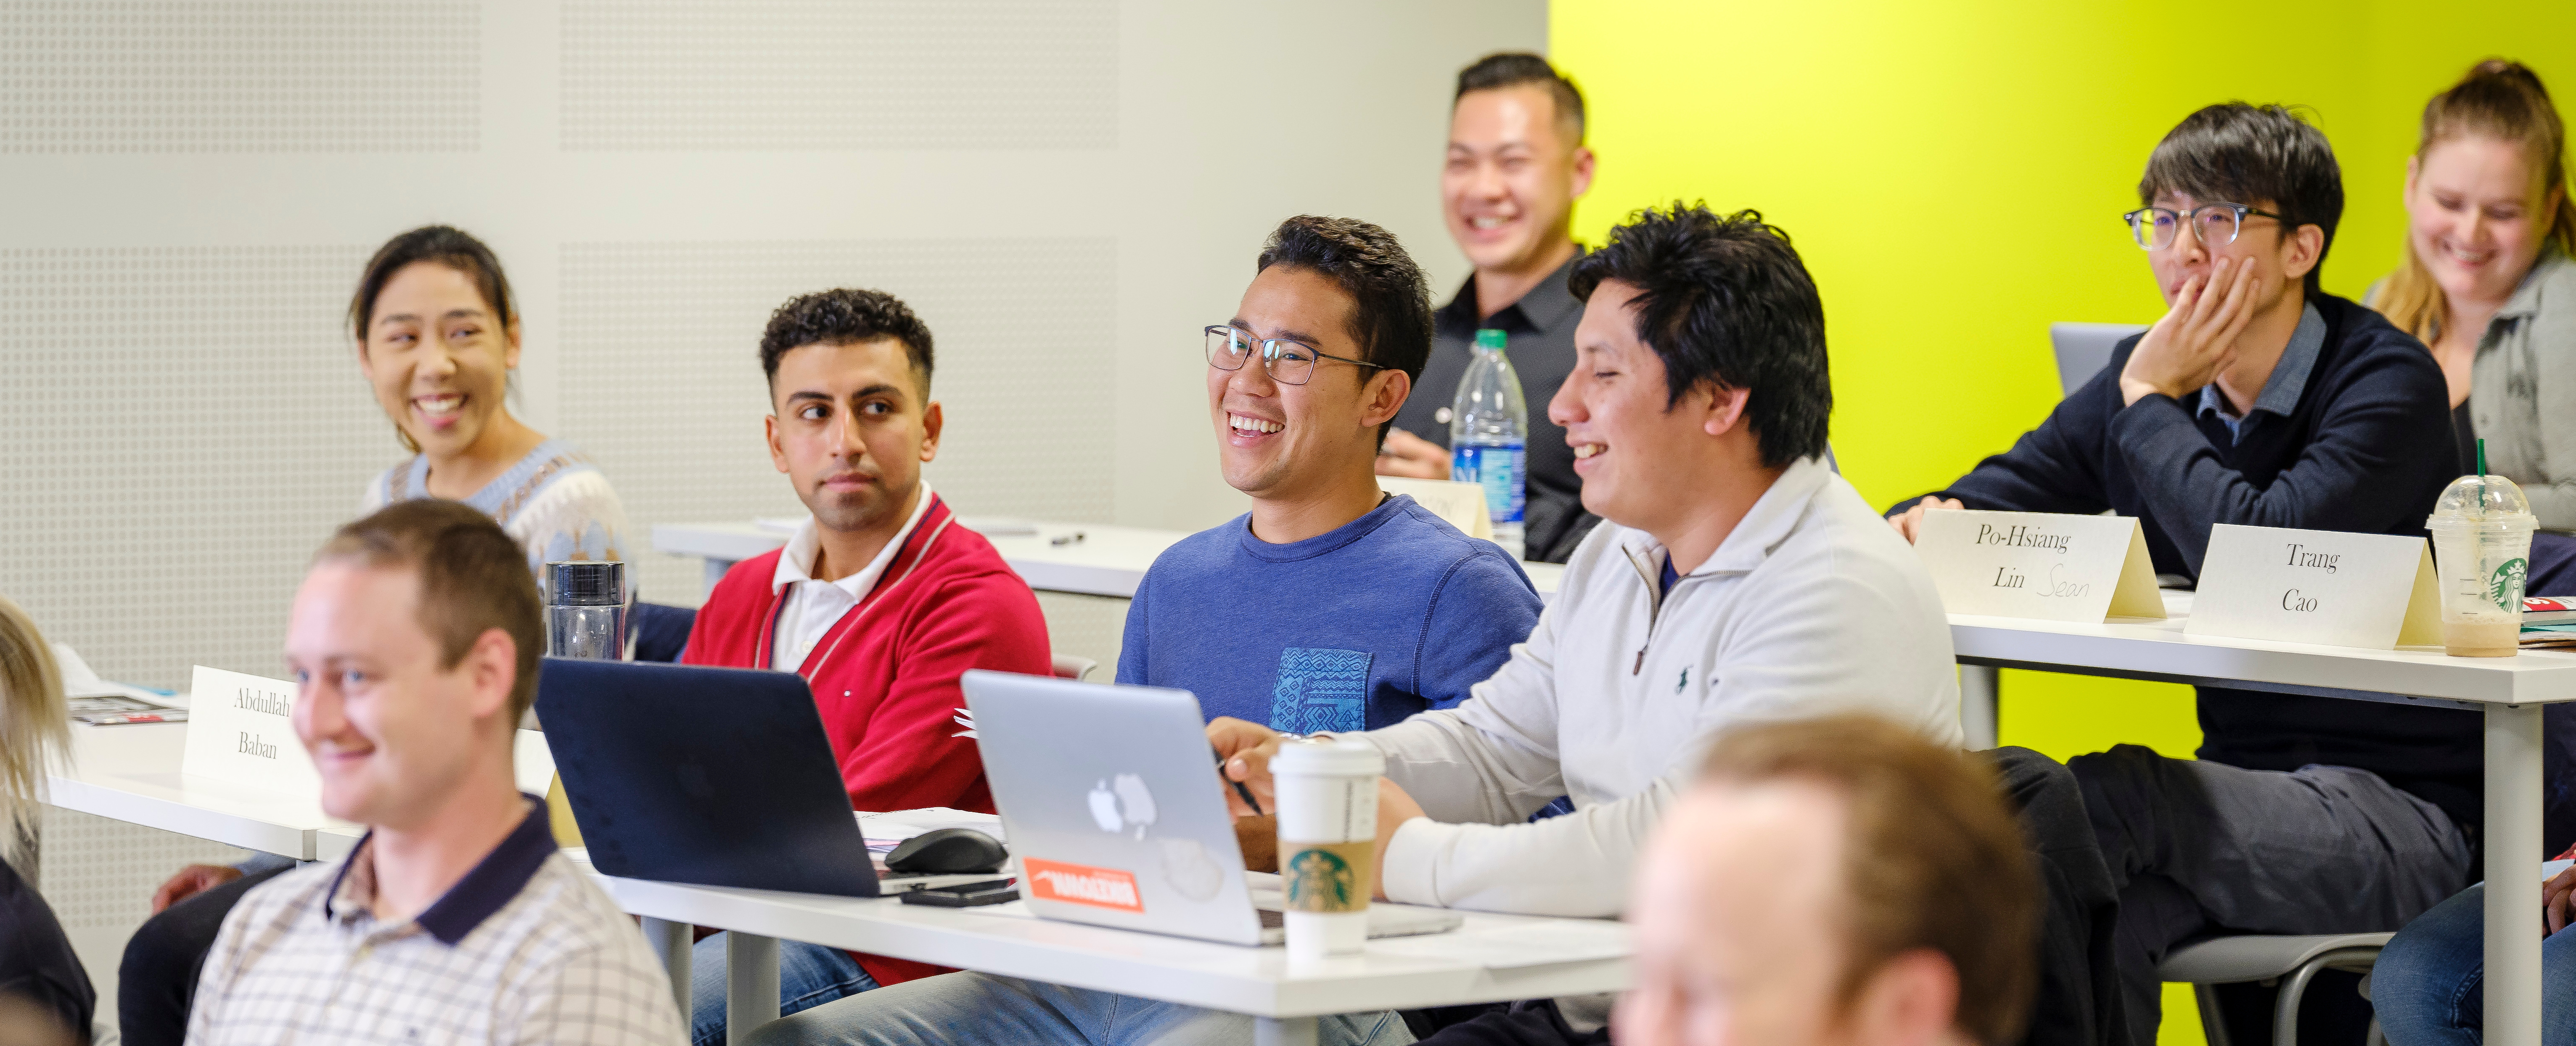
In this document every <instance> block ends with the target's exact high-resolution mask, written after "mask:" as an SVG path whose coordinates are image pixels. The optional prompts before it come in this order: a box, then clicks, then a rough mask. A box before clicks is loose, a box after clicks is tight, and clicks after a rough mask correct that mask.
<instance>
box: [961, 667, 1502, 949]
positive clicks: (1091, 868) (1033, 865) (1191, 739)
mask: <svg viewBox="0 0 2576 1046" xmlns="http://www.w3.org/2000/svg"><path fill="white" fill-rule="evenodd" d="M960 683H961V684H962V685H963V687H964V689H965V691H966V706H967V708H968V709H969V710H971V711H972V712H973V713H974V715H975V733H976V735H977V744H978V745H979V746H980V747H981V748H982V749H983V753H984V777H985V780H987V781H988V782H990V783H991V785H992V788H993V803H994V805H995V806H997V807H999V808H1000V809H1001V813H1002V830H1003V832H1004V833H1005V834H1006V835H1007V836H1009V838H1010V840H1011V853H1012V855H1013V856H1015V857H1017V858H1018V859H1019V861H1020V896H1021V897H1023V898H1025V899H1026V900H1027V901H1028V905H1029V909H1030V910H1031V911H1033V912H1035V913H1037V914H1038V915H1041V916H1044V917H1046V918H1049V919H1062V920H1065V921H1067V922H1078V923H1093V924H1096V925H1100V926H1114V927H1117V928H1119V929H1122V930H1148V931H1152V932H1154V933H1166V934H1173V935H1176V936H1181V937H1197V938H1202V939H1205V940H1211V941H1224V942H1226V943H1229V944H1280V943H1283V942H1284V941H1285V939H1286V934H1285V931H1284V930H1283V929H1282V928H1281V925H1282V924H1281V920H1280V916H1279V889H1278V885H1277V877H1276V876H1269V875H1257V874H1255V873H1249V872H1246V871H1244V868H1243V852H1242V851H1241V850H1239V849H1237V848H1236V847H1235V844H1234V816H1233V814H1231V813H1229V812H1227V810H1226V808H1225V797H1224V795H1223V793H1221V792H1220V791H1219V789H1220V788H1221V787H1223V786H1222V785H1221V784H1220V783H1219V782H1220V781H1221V780H1222V779H1221V778H1219V777H1218V776H1217V773H1216V756H1215V753H1214V751H1213V750H1211V749H1210V748H1209V747H1208V739H1207V728H1206V726H1205V722H1206V721H1205V720H1203V719H1201V718H1200V717H1199V702H1198V698H1196V697H1193V696H1191V695H1190V693H1189V692H1188V691H1186V690H1165V689H1160V688H1156V687H1141V686H1100V685H1098V684H1095V683H1078V682H1074V681H1072V680H1066V679H1051V678H1047V677H1043V676H1024V675H1015V674H1012V673H1008V672H985V671H981V670H978V671H972V672H968V673H966V674H965V676H964V678H963V679H961V680H960ZM1263 883H1266V884H1267V885H1266V886H1264V885H1261V884H1263ZM1461 921H1462V920H1461V919H1460V918H1459V916H1458V914H1457V913H1455V912H1451V911H1446V910H1443V909H1439V908H1421V907H1414V906H1411V905H1399V904H1387V903H1384V902H1378V903H1374V904H1371V905H1369V936H1371V937H1404V936H1410V935H1413V934H1424V933H1439V932H1442V931H1444V930H1451V929H1455V928H1457V926H1458V924H1459V923H1460V922H1461Z"/></svg>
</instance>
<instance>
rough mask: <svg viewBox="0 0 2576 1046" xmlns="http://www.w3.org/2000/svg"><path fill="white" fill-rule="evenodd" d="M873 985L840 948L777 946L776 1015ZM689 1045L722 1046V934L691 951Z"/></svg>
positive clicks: (789, 943)
mask: <svg viewBox="0 0 2576 1046" xmlns="http://www.w3.org/2000/svg"><path fill="white" fill-rule="evenodd" d="M876 986H877V980H876V978H874V977H870V976H868V971H866V970H864V969H861V968H860V967H859V961H858V960H857V959H853V958H850V953H848V952H845V951H842V950H840V949H838V948H826V947H823V946H822V945H819V944H806V943H804V942H802V941H780V942H778V1013H779V1015H780V1016H785V1015H787V1014H791V1013H795V1012H797V1011H800V1010H809V1009H812V1008H814V1007H816V1006H820V1005H823V1004H824V1003H827V1002H830V1001H832V1000H834V999H838V998H842V997H844V996H850V995H857V994H858V993H860V992H863V991H867V990H868V989H870V988H874V987H876ZM689 1041H690V1042H692V1043H695V1044H696V1046H724V1041H725V935H724V934H721V933H718V934H711V935H709V936H708V937H707V938H706V939H705V940H702V941H699V942H698V943H697V944H696V945H695V946H693V947H691V948H690V949H689Z"/></svg>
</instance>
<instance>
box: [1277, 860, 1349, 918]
mask: <svg viewBox="0 0 2576 1046" xmlns="http://www.w3.org/2000/svg"><path fill="white" fill-rule="evenodd" d="M1285 878H1286V880H1287V882H1285V883H1284V884H1282V885H1284V886H1285V887H1286V892H1287V895H1288V898H1287V899H1288V908H1289V909H1290V910H1292V911H1300V912H1347V911H1350V910H1351V909H1352V908H1353V907H1354V906H1355V905H1356V904H1357V894H1358V890H1357V887H1358V885H1359V884H1358V883H1356V882H1354V881H1353V879H1354V878H1355V877H1354V876H1353V875H1352V874H1351V864H1350V862H1348V861H1345V860H1342V858H1341V855H1340V854H1336V853H1334V852H1332V851H1330V850H1300V851H1298V852H1297V854H1296V856H1294V857H1291V858H1289V859H1288V874H1287V875H1286V876H1285Z"/></svg>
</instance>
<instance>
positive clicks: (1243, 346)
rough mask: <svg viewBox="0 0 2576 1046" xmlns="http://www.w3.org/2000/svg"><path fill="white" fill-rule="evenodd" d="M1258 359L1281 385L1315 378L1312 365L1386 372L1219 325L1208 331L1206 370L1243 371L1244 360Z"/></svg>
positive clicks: (1377, 365)
mask: <svg viewBox="0 0 2576 1046" xmlns="http://www.w3.org/2000/svg"><path fill="white" fill-rule="evenodd" d="M1256 352H1258V353H1259V354H1260V355H1261V368H1262V369H1263V370H1266V371H1269V372H1270V380H1272V381H1276V382H1278V383H1280V384H1282V385H1303V384H1305V383H1306V381H1307V379H1309V378H1312V377H1314V376H1315V361H1316V360H1319V359H1324V360H1340V361H1342V362H1344V363H1347V364H1350V365H1352V366H1354V367H1375V368H1377V369H1379V370H1385V369H1386V365H1385V364H1383V363H1370V362H1368V361H1367V360H1355V359H1352V358H1350V357H1348V356H1335V355H1333V354H1332V353H1329V352H1318V351H1316V350H1315V347H1314V346H1312V345H1307V344H1305V343H1303V342H1294V341H1289V340H1288V339H1286V338H1255V337H1253V336H1252V335H1250V334H1247V333H1245V332H1243V331H1240V330H1237V329H1235V328H1234V327H1231V326H1228V325H1226V324H1223V323H1220V324H1217V325H1215V326H1212V327H1209V328H1208V329H1207V360H1208V366H1211V367H1214V368H1216V369H1218V370H1242V369H1243V363H1244V361H1245V360H1248V359H1251V358H1252V356H1253V354H1254V353H1256Z"/></svg>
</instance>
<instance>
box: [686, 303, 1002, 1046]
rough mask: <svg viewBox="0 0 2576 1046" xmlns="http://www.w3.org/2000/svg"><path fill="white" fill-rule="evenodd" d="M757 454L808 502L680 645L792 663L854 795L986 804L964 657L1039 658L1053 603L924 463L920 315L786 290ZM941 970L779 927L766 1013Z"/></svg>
mask: <svg viewBox="0 0 2576 1046" xmlns="http://www.w3.org/2000/svg"><path fill="white" fill-rule="evenodd" d="M760 363H761V368H762V369H763V370H764V371H766V372H768V375H769V393H770V406H771V408H772V411H773V412H772V413H771V415H770V416H768V417H766V418H763V419H762V422H763V425H764V427H765V428H766V430H767V433H768V438H769V458H770V461H771V463H772V464H774V465H776V466H777V467H778V471H780V472H783V473H786V474H787V476H788V478H789V480H790V481H791V482H793V483H794V484H795V487H796V496H797V498H799V499H800V500H802V501H804V502H805V507H806V509H808V510H809V511H811V512H812V514H813V518H812V519H811V520H809V521H807V522H806V523H805V525H804V526H802V527H799V528H798V529H797V531H796V536H795V537H794V538H792V539H790V540H789V541H788V543H787V547H785V548H783V549H780V550H778V551H776V552H772V553H769V554H768V555H764V556H759V557H756V558H753V559H747V560H744V561H742V562H740V563H736V564H734V567H733V569H732V570H730V571H727V572H726V573H725V576H724V580H722V581H719V582H717V583H716V587H715V591H713V592H711V593H709V594H708V595H707V601H706V604H705V605H704V606H702V607H700V608H699V609H698V618H697V624H696V626H695V627H694V628H692V629H691V631H690V633H689V645H688V649H687V652H686V653H684V654H682V655H681V658H680V659H681V661H683V662H685V663H688V664H693V665H716V666H722V667H728V668H769V669H777V670H780V671H793V672H795V673H797V674H798V675H802V676H804V677H805V681H806V682H807V684H809V685H810V686H812V687H813V690H814V704H815V706H816V708H817V709H818V710H819V711H821V713H822V716H823V731H824V733H825V734H826V735H827V736H829V737H830V738H831V741H832V756H833V758H834V759H835V760H837V761H838V762H839V763H840V766H841V780H842V783H843V784H844V785H845V786H846V787H847V788H848V789H849V792H850V805H851V807H852V808H853V809H859V810H908V809H913V808H917V807H927V806H951V807H957V808H959V809H966V810H980V811H985V812H990V811H991V810H992V809H993V797H992V793H991V791H990V790H988V789H987V788H986V787H985V784H984V764H983V760H982V757H981V756H979V755H978V754H977V753H976V750H975V742H974V741H973V740H972V739H969V738H961V737H957V736H954V735H956V734H957V733H958V732H959V731H958V728H957V727H956V726H955V725H954V724H953V723H952V722H951V718H952V717H953V716H954V715H955V714H956V711H955V710H956V709H959V708H963V707H965V700H964V698H963V697H962V696H961V695H960V694H959V693H958V689H957V677H958V675H959V674H960V673H962V672H964V671H965V670H967V669H970V668H987V669H994V670H998V671H1004V672H1026V673H1031V674H1036V675H1044V674H1046V673H1047V671H1048V668H1049V664H1050V657H1049V648H1048V645H1047V632H1046V619H1045V618H1044V617H1043V616H1041V615H1040V614H1039V611H1038V601H1037V597H1036V596H1034V595H1032V594H1031V593H1030V592H1029V586H1028V583H1027V582H1024V581H1022V580H1020V576H1019V575H1018V574H1016V573H1013V572H1012V570H1011V568H1010V565H1009V564H1007V563H1005V562H1003V561H1002V556H1001V554H1000V553H998V552H996V551H994V549H993V545H992V543H991V542H988V541H986V540H984V536H983V535H981V534H977V533H975V532H974V531H971V530H968V529H966V528H965V527H962V526H959V525H957V521H956V517H955V516H953V515H951V514H950V513H949V511H948V507H947V505H945V504H943V503H942V502H941V501H940V499H939V496H938V495H937V494H934V493H931V490H930V486H929V484H927V483H924V482H923V481H922V478H921V466H922V464H923V463H924V462H927V461H929V460H931V459H932V458H933V457H936V456H937V455H938V453H939V429H940V425H941V416H940V409H939V404H938V403H937V402H935V401H932V400H931V398H930V368H931V355H930V329H929V328H928V327H926V326H924V325H923V324H922V322H921V320H920V318H919V317H916V316H914V315H913V313H912V310H911V309H910V308H908V307H906V306H905V305H904V303H903V302H902V301H900V300H898V299H896V298H895V297H894V296H892V295H889V294H885V293H882V292H878V291H869V290H850V289H842V290H830V291H822V292H819V293H815V294H808V295H805V296H803V297H799V298H796V299H794V300H792V301H789V302H788V303H787V304H785V305H782V306H780V307H779V309H778V311H777V312H776V313H773V314H772V315H771V316H770V318H769V327H768V329H767V330H766V331H764V332H763V333H762V335H761V339H760ZM721 936H722V935H721V934H719V935H717V936H715V937H709V938H707V939H705V940H702V941H699V942H698V945H697V952H696V957H695V959H694V960H693V961H692V963H691V969H692V970H694V971H695V972H696V976H695V984H694V985H693V991H692V995H693V996H694V998H693V999H692V1002H693V1003H694V1006H693V1007H692V1008H693V1010H694V1013H693V1014H692V1015H691V1017H692V1019H691V1024H692V1028H691V1032H692V1035H693V1037H694V1038H695V1040H696V1041H697V1042H698V1043H700V1044H714V1043H720V1042H722V1041H723V1040H724V1009H725V1007H724V1000H725V986H724V961H723V954H724V953H723V951H722V949H723V944H722V943H721V942H720V940H719V939H718V938H720V937H721ZM937 972H940V970H939V968H938V967H933V966H926V965H922V964H919V963H911V962H904V961H901V960H895V959H887V958H884V957H881V956H874V955H852V954H850V953H846V952H842V951H839V950H836V949H831V948H824V947H821V946H819V945H811V944H801V943H796V942H780V948H779V976H778V981H779V989H780V999H779V1012H780V1013H781V1014H785V1013H792V1012H795V1011H797V1010H802V1009H805V1008H807V1007H811V1006H815V1005H819V1004H821V1003H825V1002H830V1001H831V1000H833V999H837V998H841V997H843V996H846V995H851V994H855V993H857V992H861V991H865V990H867V989H869V988H873V987H876V986H877V985H879V984H894V983H898V982H901V981H907V980H911V979H913V978H916V977H922V976H927V975H929V974H932V973H937Z"/></svg>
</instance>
